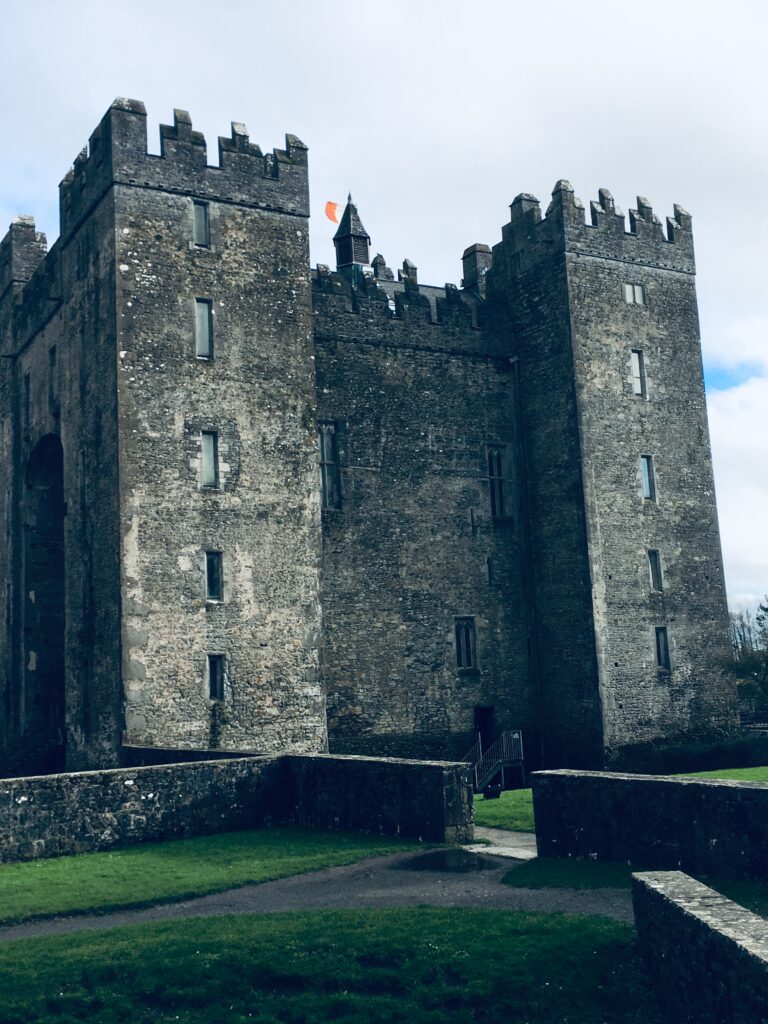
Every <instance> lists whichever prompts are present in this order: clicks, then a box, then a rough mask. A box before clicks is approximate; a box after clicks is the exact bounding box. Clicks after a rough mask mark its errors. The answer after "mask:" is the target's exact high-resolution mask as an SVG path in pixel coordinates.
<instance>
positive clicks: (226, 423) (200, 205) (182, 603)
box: [0, 100, 734, 774]
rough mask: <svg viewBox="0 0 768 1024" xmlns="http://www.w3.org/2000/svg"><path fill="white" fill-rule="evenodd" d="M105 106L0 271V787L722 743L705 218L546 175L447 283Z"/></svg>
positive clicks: (122, 108)
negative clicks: (165, 767) (158, 759)
mask: <svg viewBox="0 0 768 1024" xmlns="http://www.w3.org/2000/svg"><path fill="white" fill-rule="evenodd" d="M161 143H162V149H161V154H160V155H159V156H156V155H151V154H149V153H148V152H147V134H146V114H145V110H144V107H143V104H141V103H138V102H136V101H132V100H116V101H115V103H114V104H113V105H112V107H111V108H110V109H109V111H108V112H107V114H106V115H105V117H104V119H103V120H102V122H101V124H100V125H99V127H98V128H97V129H96V131H95V132H94V134H93V135H92V136H91V139H90V143H89V146H88V147H87V149H85V150H83V152H82V153H81V154H80V155H79V156H78V158H77V159H76V161H75V164H74V168H73V169H72V170H71V171H70V172H69V173H68V175H67V176H66V178H65V179H64V181H63V182H62V184H61V233H60V237H59V239H58V241H57V242H56V243H55V244H54V245H53V246H52V247H51V249H50V251H48V250H47V248H46V243H45V239H44V237H43V236H41V235H40V234H38V233H37V232H36V230H35V226H34V223H33V222H32V221H31V219H30V218H25V217H19V218H18V219H17V220H16V221H15V222H14V223H13V224H12V225H11V228H10V231H9V233H8V234H7V235H6V237H5V239H4V240H3V241H2V243H1V244H0V346H2V347H1V348H0V352H1V353H2V356H3V358H2V360H0V446H2V455H3V457H2V460H1V461H0V474H1V475H2V480H1V481H0V501H2V503H3V511H2V515H3V522H4V524H5V531H6V547H5V550H6V557H5V558H4V559H3V560H2V561H1V562H0V588H1V590H0V592H2V594H3V596H4V601H5V607H4V614H3V615H2V616H0V652H2V659H3V661H2V664H3V673H2V679H1V681H2V687H3V692H2V698H1V699H2V703H1V705H0V722H1V724H2V733H1V736H2V751H3V759H4V760H3V766H4V771H5V774H9V773H14V772H15V773H18V772H21V771H24V772H32V771H46V770H55V769H57V768H61V767H64V766H67V767H70V768H96V767H104V766H110V765H114V764H118V763H120V760H121V756H122V755H121V750H122V749H123V748H124V747H125V746H126V745H128V746H134V747H142V748H145V747H153V748H158V747H160V748H166V749H167V748H174V749H179V750H198V751H201V750H211V749H214V750H216V749H219V750H248V751H257V752H264V753H271V752H275V751H288V750H293V751H322V750H326V749H328V748H330V750H331V751H333V752H340V753H355V754H377V755H386V754H392V755H398V756H412V757H419V758H429V757H449V758H455V757H460V756H461V755H462V754H463V753H464V751H465V750H466V749H467V748H468V747H469V746H470V745H471V744H472V742H473V740H474V738H475V735H476V734H477V732H480V733H481V734H482V735H483V738H484V740H485V742H486V743H487V742H488V741H489V740H490V739H491V738H493V736H494V735H496V734H498V732H500V731H501V730H505V729H522V731H523V736H524V739H525V743H526V748H527V752H528V755H529V758H530V761H531V763H533V764H545V765H549V766H564V765H567V766H580V765H597V764H601V763H605V762H606V761H608V762H610V761H616V760H620V758H621V752H622V751H623V750H626V749H627V748H628V747H632V746H634V745H636V744H642V743H651V742H662V741H667V742H676V741H680V740H686V739H687V740H691V739H703V738H712V737H713V736H717V735H721V734H723V733H725V732H727V731H728V730H729V729H730V728H731V727H732V724H733V720H734V700H733V694H732V691H731V689H730V686H729V684H728V683H726V682H725V681H724V680H723V678H722V673H721V666H722V662H723V659H724V658H726V657H727V656H728V650H729V647H728V638H727V611H726V602H725V590H724V582H723V570H722V561H721V554H720V542H719V535H718V525H717V511H716V506H715V496H714V487H713V479H712V466H711V456H710V446H709V436H708V429H707V419H706V407H705V400H704V387H703V378H702V366H701V352H700V345H699V333H698V320H697V308H696V293H695V284H694V271H695V266H694V254H693V242H692V235H691V219H690V217H689V215H688V214H687V213H686V212H685V211H684V210H682V209H681V208H680V207H675V211H674V216H673V217H672V218H670V219H668V220H667V225H666V232H665V230H664V228H663V227H662V225H661V223H660V221H659V219H658V217H656V215H655V214H654V213H653V211H652V209H651V207H650V206H649V205H648V203H647V202H646V201H645V200H644V199H639V200H638V206H637V209H636V210H632V211H630V214H629V225H627V223H626V221H625V218H624V216H623V215H622V214H621V213H620V212H619V211H618V210H617V209H616V208H615V205H614V202H613V199H612V198H611V195H610V194H609V193H608V192H607V191H605V190H600V193H599V199H598V200H597V201H595V202H593V203H591V205H590V210H589V214H588V215H587V214H586V212H585V210H584V208H583V206H582V204H581V203H580V201H579V200H578V199H577V198H576V197H575V196H574V193H573V190H572V188H571V187H570V185H569V184H568V182H565V181H560V182H558V183H557V185H556V187H555V190H554V192H553V194H552V200H551V203H550V204H549V206H548V208H547V210H546V212H545V213H542V211H541V208H540V205H539V203H538V201H537V200H536V199H535V198H534V197H533V196H530V195H525V194H523V195H519V196H518V197H517V198H516V199H515V201H514V202H513V204H512V207H511V216H510V220H509V222H508V223H507V224H506V225H505V226H504V227H503V229H502V237H501V241H499V242H498V243H497V244H496V245H495V246H494V247H493V249H492V250H491V249H490V248H489V247H488V246H487V245H481V244H475V245H472V246H470V247H469V248H468V249H467V250H466V252H465V253H464V256H463V282H462V286H461V287H456V286H453V285H445V287H440V288H438V287H432V286H427V285H424V284H422V283H420V282H419V280H418V272H417V268H416V267H415V266H414V265H413V264H412V263H411V262H410V261H408V260H406V261H405V262H404V263H403V265H402V268H401V269H400V270H398V272H397V274H395V273H394V272H393V271H392V270H390V269H389V268H388V267H387V265H386V263H385V261H384V259H383V258H382V257H381V256H376V257H375V258H374V259H373V260H372V261H371V260H370V239H369V237H368V234H367V232H366V230H365V228H364V227H363V224H362V222H361V219H360V216H359V214H358V211H357V209H356V207H355V205H354V204H353V203H352V201H351V200H350V202H349V203H348V205H347V208H346V210H345V212H344V216H343V218H342V221H341V224H340V225H339V230H338V232H337V236H336V239H335V244H336V255H337V267H336V269H335V270H331V269H329V268H328V267H325V266H318V267H317V268H316V269H315V270H311V269H310V260H309V240H308V230H307V228H308V216H309V204H308V177H307V173H308V172H307V150H306V147H305V146H304V145H303V143H301V142H300V141H299V140H298V139H297V138H295V137H293V136H290V135H289V136H287V139H286V148H285V149H284V150H278V151H275V152H274V153H266V154H265V153H263V152H262V151H261V150H260V148H259V147H258V146H257V145H255V144H253V143H252V142H250V140H249V137H248V135H247V132H246V129H245V128H244V126H242V125H239V124H234V125H233V126H232V135H231V138H223V139H220V140H219V158H220V159H219V166H209V164H208V161H207V154H206V144H205V140H204V138H203V137H202V136H201V135H200V134H199V133H198V132H196V131H194V130H193V128H192V124H191V121H190V118H189V116H188V115H187V114H186V113H185V112H183V111H176V114H175V118H174V124H173V125H172V126H162V127H161Z"/></svg>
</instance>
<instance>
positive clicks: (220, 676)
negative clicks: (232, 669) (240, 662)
mask: <svg viewBox="0 0 768 1024" xmlns="http://www.w3.org/2000/svg"><path fill="white" fill-rule="evenodd" d="M208 696H209V697H210V699H211V700H224V655H223V654H209V655H208Z"/></svg>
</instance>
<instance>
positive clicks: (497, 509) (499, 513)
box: [488, 445, 507, 519]
mask: <svg viewBox="0 0 768 1024" xmlns="http://www.w3.org/2000/svg"><path fill="white" fill-rule="evenodd" d="M504 456H505V452H504V449H503V448H502V447H501V446H500V445H490V446H489V447H488V486H489V491H490V498H491V515H492V516H493V518H494V519H501V518H503V517H504V516H505V515H506V514H507V510H506V493H505V491H506V480H505V477H504V461H505V459H504Z"/></svg>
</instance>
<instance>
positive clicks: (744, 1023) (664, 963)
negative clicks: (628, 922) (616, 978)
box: [632, 871, 768, 1024]
mask: <svg viewBox="0 0 768 1024" xmlns="http://www.w3.org/2000/svg"><path fill="white" fill-rule="evenodd" d="M632 900H633V903H634V908H635V925H636V927H637V933H638V936H639V939H640V946H641V949H642V952H643V955H644V957H645V960H646V962H647V964H648V967H649V969H650V972H651V976H652V978H653V983H654V988H655V990H656V995H657V998H658V1000H659V1004H660V1006H661V1008H662V1011H663V1012H664V1014H665V1016H666V1018H667V1020H668V1021H669V1022H670V1024H761V1022H763V1021H765V1020H766V1019H768V937H766V927H765V919H764V918H762V917H758V916H757V914H752V913H750V912H749V911H748V910H745V909H744V908H743V907H740V906H738V905H737V904H735V903H732V902H731V901H730V900H727V899H726V898H725V897H724V896H720V895H719V893H716V892H714V891H713V890H712V889H709V888H708V887H707V886H706V885H702V884H701V882H697V881H695V880H694V879H692V878H688V877H687V876H686V875H684V874H681V873H680V872H678V871H670V872H658V873H650V874H638V875H635V876H634V877H633V880H632Z"/></svg>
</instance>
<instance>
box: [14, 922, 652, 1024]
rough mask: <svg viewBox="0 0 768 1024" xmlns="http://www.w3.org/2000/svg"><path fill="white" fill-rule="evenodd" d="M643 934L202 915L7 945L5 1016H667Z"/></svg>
mask: <svg viewBox="0 0 768 1024" xmlns="http://www.w3.org/2000/svg"><path fill="white" fill-rule="evenodd" d="M650 988H651V985H650V980H649V978H648V977H647V975H646V974H645V971H644V968H643V965H642V963H641V961H640V957H639V955H638V951H637V947H636V945H635V939H634V933H633V929H632V928H631V927H629V926H628V925H623V924H619V923H617V922H615V921H610V920H607V919H605V918H599V917H589V918H588V917H576V916H571V915H564V914H521V913H513V912H509V911H489V910H474V909H471V910H470V909H451V910H443V909H440V910H438V909H432V908H418V909H413V908H407V909H396V910H379V911H323V912H313V913H299V914H270V915H263V916H251V915H244V916H237V917H218V918H193V919H188V920H185V921H175V922H164V923H162V924H152V925H144V926H134V927H131V928H122V929H114V930H109V931H87V932H81V933H78V934H73V935H67V936H58V937H55V938H47V939H31V940H24V941H17V942H12V943H7V944H5V945H4V946H2V947H0V1022H2V1024H22V1022H23V1024H42V1022H45V1024H75V1022H79V1021H83V1020H87V1021H90V1022H94V1024H123V1022H125V1024H128V1022H130V1024H149V1022H152V1024H157V1022H170V1021H174V1022H176V1021H178V1022H181V1024H191V1022H195V1024H221V1021H224V1020H226V1021H227V1022H228V1024H245V1022H246V1021H247V1022H250V1024H277V1022H285V1024H326V1022H330V1021H335V1022H341V1024H395V1022H397V1024H401V1022H403V1021H407V1022H408V1024H466V1022H467V1021H475V1022H479V1024H507V1022H509V1021H519V1022H521V1024H565V1022H567V1024H596V1022H598V1021H599V1022H600V1024H659V1021H660V1018H659V1017H658V1015H657V1011H656V1009H655V1006H654V1004H653V1001H652V996H651V994H650Z"/></svg>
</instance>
